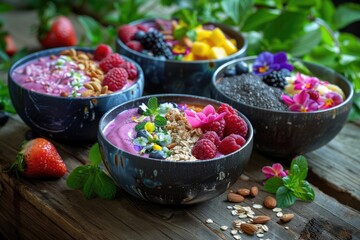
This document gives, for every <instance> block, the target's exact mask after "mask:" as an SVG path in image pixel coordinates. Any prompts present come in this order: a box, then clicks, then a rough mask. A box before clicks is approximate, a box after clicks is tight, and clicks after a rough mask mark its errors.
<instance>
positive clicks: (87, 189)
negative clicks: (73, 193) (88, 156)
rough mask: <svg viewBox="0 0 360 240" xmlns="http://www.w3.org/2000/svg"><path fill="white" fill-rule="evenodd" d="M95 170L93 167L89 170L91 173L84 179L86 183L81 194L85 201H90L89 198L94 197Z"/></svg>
mask: <svg viewBox="0 0 360 240" xmlns="http://www.w3.org/2000/svg"><path fill="white" fill-rule="evenodd" d="M95 170H96V169H94V166H93V169H91V172H92V173H91V174H90V175H89V177H88V178H87V179H86V182H85V184H84V189H83V194H84V197H85V198H86V199H91V198H94V197H96V193H95V178H96V173H95Z"/></svg>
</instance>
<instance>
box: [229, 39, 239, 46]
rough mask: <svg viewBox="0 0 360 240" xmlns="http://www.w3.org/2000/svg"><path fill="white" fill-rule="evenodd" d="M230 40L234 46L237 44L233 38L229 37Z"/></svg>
mask: <svg viewBox="0 0 360 240" xmlns="http://www.w3.org/2000/svg"><path fill="white" fill-rule="evenodd" d="M230 42H231V43H232V44H234V45H235V46H237V42H236V40H235V39H233V38H232V39H230Z"/></svg>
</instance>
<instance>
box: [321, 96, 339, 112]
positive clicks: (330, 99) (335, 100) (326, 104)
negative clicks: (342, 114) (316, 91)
mask: <svg viewBox="0 0 360 240" xmlns="http://www.w3.org/2000/svg"><path fill="white" fill-rule="evenodd" d="M321 99H322V104H321V106H320V108H321V109H328V108H331V107H334V106H336V105H339V104H340V103H342V102H343V99H342V97H341V95H340V94H338V93H336V92H328V93H326V94H325V96H324V97H322V98H321Z"/></svg>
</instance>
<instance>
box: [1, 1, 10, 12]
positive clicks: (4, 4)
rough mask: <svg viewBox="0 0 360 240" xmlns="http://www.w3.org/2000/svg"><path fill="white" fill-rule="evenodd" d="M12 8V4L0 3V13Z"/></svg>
mask: <svg viewBox="0 0 360 240" xmlns="http://www.w3.org/2000/svg"><path fill="white" fill-rule="evenodd" d="M11 10H12V6H11V5H10V4H7V3H0V13H5V12H9V11H11Z"/></svg>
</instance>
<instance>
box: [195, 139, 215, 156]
mask: <svg viewBox="0 0 360 240" xmlns="http://www.w3.org/2000/svg"><path fill="white" fill-rule="evenodd" d="M216 152H217V149H216V146H215V144H214V143H213V142H212V141H210V140H209V139H201V140H198V141H197V142H196V143H195V146H194V147H193V148H192V150H191V154H192V155H193V156H194V157H196V159H200V160H205V159H210V158H213V157H215V156H216Z"/></svg>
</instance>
